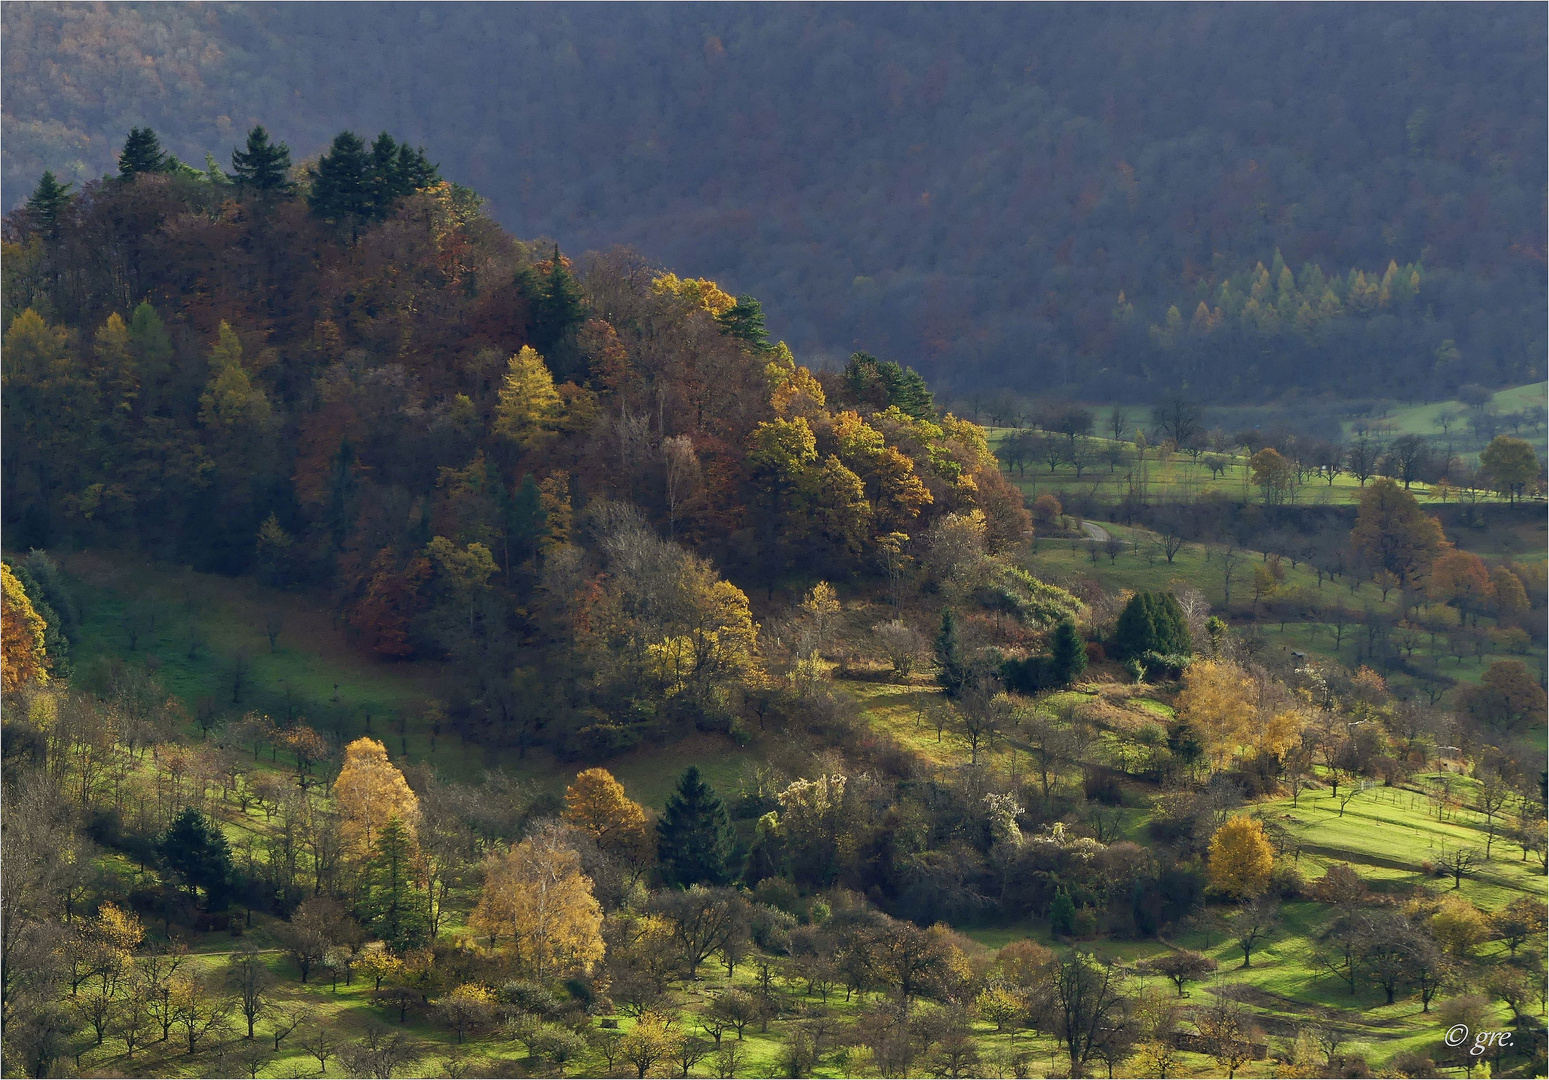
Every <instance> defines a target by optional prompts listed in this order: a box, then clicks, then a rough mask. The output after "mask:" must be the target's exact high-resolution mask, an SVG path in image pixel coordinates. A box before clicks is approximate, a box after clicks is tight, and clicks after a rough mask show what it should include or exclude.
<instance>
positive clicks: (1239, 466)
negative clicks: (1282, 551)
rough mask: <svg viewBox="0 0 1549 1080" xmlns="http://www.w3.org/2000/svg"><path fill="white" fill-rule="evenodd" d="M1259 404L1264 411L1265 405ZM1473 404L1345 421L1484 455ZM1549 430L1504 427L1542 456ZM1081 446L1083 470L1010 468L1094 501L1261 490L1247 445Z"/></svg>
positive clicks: (1355, 490) (1065, 495) (1020, 481)
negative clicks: (1225, 448)
mask: <svg viewBox="0 0 1549 1080" xmlns="http://www.w3.org/2000/svg"><path fill="white" fill-rule="evenodd" d="M1546 388H1549V383H1533V384H1531V385H1527V386H1517V387H1512V388H1510V389H1507V390H1501V391H1499V392H1497V393H1496V394H1495V396H1494V398H1493V399H1492V401H1491V408H1492V409H1493V410H1494V411H1495V412H1496V413H1499V414H1502V415H1512V414H1517V415H1520V414H1522V413H1523V412H1524V411H1526V410H1530V409H1531V408H1533V407H1534V406H1537V407H1538V408H1540V409H1541V408H1542V407H1543V404H1544V395H1545V390H1546ZM1253 412H1254V414H1255V415H1256V414H1257V410H1254V411H1253ZM1467 412H1468V407H1467V406H1465V405H1464V404H1463V403H1462V402H1458V401H1443V402H1435V403H1429V404H1418V405H1403V406H1395V407H1392V408H1390V409H1383V410H1381V411H1380V414H1373V415H1372V416H1369V417H1361V418H1355V419H1347V420H1345V421H1343V427H1344V432H1345V437H1346V438H1347V439H1352V438H1356V437H1359V436H1362V435H1366V436H1369V437H1371V438H1372V439H1373V440H1374V441H1377V442H1379V443H1381V442H1386V441H1388V440H1391V439H1393V438H1396V437H1398V436H1400V435H1424V436H1426V437H1427V438H1429V439H1431V441H1432V443H1433V445H1434V446H1435V447H1436V448H1438V449H1441V448H1443V447H1450V449H1451V451H1452V453H1454V454H1459V455H1462V456H1463V457H1464V458H1465V460H1468V461H1469V462H1471V463H1477V457H1478V453H1479V451H1480V450H1482V449H1483V448H1484V444H1485V443H1486V442H1488V439H1480V438H1478V437H1476V436H1475V434H1474V433H1473V432H1472V430H1471V429H1470V428H1469V426H1468V425H1467V424H1466V423H1465V422H1464V420H1463V417H1464V416H1465V414H1466V413H1467ZM1442 416H1447V417H1448V418H1449V420H1448V430H1447V431H1443V429H1442V425H1441V423H1440V421H1439V420H1438V418H1439V417H1442ZM1142 417H1143V413H1142V412H1141V411H1140V410H1132V416H1131V420H1132V421H1137V422H1138V421H1139V420H1140V419H1141V418H1142ZM1233 419H1234V415H1233V410H1231V409H1230V408H1224V409H1217V410H1214V411H1213V412H1212V413H1211V414H1210V415H1209V416H1208V417H1207V422H1209V423H1210V424H1212V425H1219V426H1223V427H1227V428H1230V427H1231V424H1232V421H1233ZM1019 430H1020V429H1016V428H1004V427H1002V428H996V427H992V428H988V429H987V431H988V434H989V438H990V443H991V446H992V447H997V448H998V447H1000V446H1001V445H1002V444H1003V443H1004V441H1005V440H1006V439H1007V438H1009V437H1011V436H1013V435H1015V434H1017V433H1018V431H1019ZM1546 432H1549V429H1546V427H1545V426H1544V425H1543V424H1541V423H1540V424H1538V425H1536V426H1534V425H1532V424H1520V425H1518V427H1517V428H1516V429H1515V430H1513V429H1512V428H1509V427H1506V428H1502V430H1501V433H1502V434H1512V435H1517V436H1519V437H1522V438H1525V439H1527V440H1528V441H1529V442H1530V443H1532V444H1533V446H1534V449H1535V450H1536V451H1537V453H1538V454H1539V455H1540V457H1542V456H1543V455H1544V454H1545V439H1546ZM1066 445H1067V446H1068V443H1067V444H1066ZM1080 446H1081V447H1082V451H1083V456H1084V458H1085V462H1084V464H1083V466H1082V468H1081V469H1079V470H1078V469H1077V468H1076V467H1075V466H1074V465H1073V464H1071V462H1070V461H1069V460H1064V461H1061V462H1059V463H1058V464H1056V465H1054V466H1053V467H1051V466H1050V464H1049V462H1048V461H1047V460H1041V459H1039V458H1037V457H1029V458H1028V460H1026V461H1023V462H1020V463H1018V464H1017V465H1016V466H1015V467H1014V468H1012V467H1008V468H1007V469H1006V473H1007V475H1008V476H1009V477H1010V478H1011V480H1012V481H1013V482H1014V483H1015V484H1016V485H1017V486H1018V487H1019V488H1021V489H1022V490H1023V491H1024V492H1025V493H1026V494H1027V495H1028V497H1029V498H1036V497H1037V496H1038V495H1041V494H1044V493H1045V492H1048V493H1052V494H1054V495H1055V496H1056V497H1058V498H1060V499H1062V500H1069V499H1070V498H1071V497H1072V496H1080V497H1082V498H1085V499H1087V500H1090V501H1092V502H1094V503H1098V504H1107V505H1112V504H1114V503H1118V502H1120V501H1121V500H1123V499H1125V498H1126V497H1134V498H1138V499H1140V500H1141V501H1142V502H1144V501H1150V502H1153V503H1162V502H1180V501H1181V502H1187V501H1190V500H1192V499H1196V498H1199V497H1201V496H1205V495H1223V496H1226V497H1229V498H1232V499H1239V500H1242V501H1245V502H1246V501H1253V500H1255V499H1257V498H1258V497H1259V491H1258V489H1257V488H1256V487H1255V486H1254V485H1253V482H1252V476H1251V470H1249V468H1248V467H1247V458H1246V457H1245V456H1244V455H1242V454H1240V453H1220V454H1202V455H1200V456H1199V457H1198V459H1197V460H1196V459H1195V458H1193V457H1191V456H1190V455H1188V454H1186V453H1171V454H1166V453H1163V452H1161V451H1160V449H1159V448H1157V447H1151V448H1148V449H1147V450H1146V452H1145V456H1144V458H1143V459H1138V458H1137V456H1136V453H1135V450H1134V447H1133V445H1132V444H1130V443H1117V442H1115V441H1114V440H1113V439H1109V438H1102V437H1097V436H1089V437H1086V438H1084V439H1082V440H1081V441H1080ZM1110 450H1112V451H1113V452H1114V454H1115V455H1118V454H1119V452H1120V451H1123V456H1122V457H1116V459H1115V460H1109V459H1108V452H1109V451H1110ZM1067 457H1068V455H1067ZM1210 458H1216V459H1218V468H1217V469H1216V470H1212V469H1211V468H1210V467H1209V465H1208V464H1207V462H1208V460H1209V459H1210ZM1220 466H1224V468H1221V467H1220ZM1361 490H1362V485H1361V483H1360V481H1359V480H1357V479H1356V478H1355V477H1353V476H1351V475H1349V474H1348V473H1340V474H1339V475H1338V476H1336V477H1334V479H1333V481H1332V482H1329V481H1328V480H1326V479H1322V478H1319V477H1316V476H1311V477H1308V478H1307V479H1306V480H1305V482H1303V483H1301V484H1299V485H1298V486H1297V487H1296V488H1295V489H1294V490H1293V491H1292V492H1291V493H1290V495H1289V498H1288V501H1289V502H1290V503H1291V504H1292V505H1299V506H1328V505H1341V504H1346V503H1352V502H1355V501H1357V500H1359V498H1360V495H1361ZM1411 490H1412V491H1413V492H1414V493H1415V495H1416V497H1417V498H1419V499H1420V500H1421V502H1422V503H1430V502H1432V501H1434V500H1436V499H1438V498H1453V497H1455V495H1454V494H1452V493H1450V492H1437V491H1435V490H1433V488H1432V487H1431V485H1429V484H1425V483H1420V482H1416V483H1414V484H1412V485H1411ZM1474 497H1475V498H1477V499H1479V500H1481V501H1492V500H1494V499H1495V498H1497V496H1494V495H1491V494H1489V493H1478V494H1477V495H1476V496H1474Z"/></svg>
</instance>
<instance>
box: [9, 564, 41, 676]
mask: <svg viewBox="0 0 1549 1080" xmlns="http://www.w3.org/2000/svg"><path fill="white" fill-rule="evenodd" d="M46 629H47V624H46V623H45V622H44V621H43V617H42V616H41V615H39V614H38V613H37V611H36V610H35V609H34V608H33V606H32V601H31V600H30V599H28V597H27V590H26V589H25V588H23V587H22V583H21V581H20V580H18V579H17V577H16V575H15V574H13V573H11V568H10V567H9V566H6V565H5V564H4V563H0V689H3V690H4V691H5V692H6V693H8V694H9V693H11V692H12V691H13V690H19V689H20V688H21V687H23V686H26V685H27V684H28V683H40V684H41V683H46V682H48V654H47V652H45V651H44V647H43V635H44V631H45V630H46Z"/></svg>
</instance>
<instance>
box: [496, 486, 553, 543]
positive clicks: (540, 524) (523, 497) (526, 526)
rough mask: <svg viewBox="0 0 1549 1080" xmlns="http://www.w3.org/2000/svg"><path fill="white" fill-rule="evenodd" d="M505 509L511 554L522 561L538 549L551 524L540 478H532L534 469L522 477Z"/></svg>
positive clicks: (507, 539)
mask: <svg viewBox="0 0 1549 1080" xmlns="http://www.w3.org/2000/svg"><path fill="white" fill-rule="evenodd" d="M501 490H502V491H503V490H504V488H503V487H502V489H501ZM503 509H504V511H505V520H506V544H507V546H508V548H509V551H510V557H511V558H514V559H515V560H516V561H517V562H518V563H522V562H526V561H527V560H528V559H530V558H532V556H534V555H536V554H537V553H538V541H540V540H542V539H543V534H544V531H545V530H546V529H547V527H548V513H547V512H546V511H545V510H544V509H543V499H542V497H541V493H540V492H539V490H538V482H537V481H536V480H534V479H533V478H532V473H527V474H525V475H524V476H523V477H522V482H521V483H520V484H518V485H517V486H516V491H515V492H514V493H513V494H512V495H511V496H510V498H509V499H508V500H507V502H506V505H505V506H504V507H503Z"/></svg>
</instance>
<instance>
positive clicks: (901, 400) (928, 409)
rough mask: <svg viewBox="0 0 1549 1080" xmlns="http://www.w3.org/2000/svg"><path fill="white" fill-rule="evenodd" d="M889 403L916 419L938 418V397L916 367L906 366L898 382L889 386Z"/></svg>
mask: <svg viewBox="0 0 1549 1080" xmlns="http://www.w3.org/2000/svg"><path fill="white" fill-rule="evenodd" d="M888 404H889V405H897V406H898V407H899V408H900V409H901V410H903V411H904V412H905V413H907V414H909V415H910V416H912V417H914V418H915V419H916V420H934V419H935V418H936V399H935V398H934V397H933V396H932V395H931V392H930V387H928V386H926V385H925V379H924V378H923V377H922V376H921V375H920V373H919V372H918V371H915V370H914V368H904V369H903V370H902V372H900V374H899V376H898V380H897V382H896V383H895V384H894V385H893V386H890V387H889V388H888Z"/></svg>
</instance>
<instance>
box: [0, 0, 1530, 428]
mask: <svg viewBox="0 0 1549 1080" xmlns="http://www.w3.org/2000/svg"><path fill="white" fill-rule="evenodd" d="M3 19H4V31H5V39H6V47H5V54H4V82H3V90H4V110H5V111H4V155H3V164H4V183H5V196H4V198H5V205H6V206H7V207H15V206H17V205H18V204H19V203H20V202H21V201H22V200H24V199H25V197H26V195H27V193H28V192H29V191H30V190H31V188H32V185H33V184H35V183H36V181H37V177H38V175H39V174H40V173H41V171H42V170H43V169H44V168H45V167H48V168H53V169H55V170H56V171H58V172H60V173H61V175H68V176H69V177H71V178H74V179H76V180H77V181H78V182H79V181H82V180H85V179H88V178H91V177H96V176H100V175H102V174H103V173H105V172H108V171H111V169H112V165H113V161H114V156H115V154H116V151H117V148H118V146H119V145H120V144H121V142H122V139H123V135H124V132H126V131H127V130H128V128H129V127H131V126H134V125H138V124H142V123H143V124H149V125H151V126H153V127H154V128H156V130H157V131H158V132H159V133H160V134H161V135H162V138H163V140H164V142H165V143H166V145H167V146H168V148H169V149H170V150H172V151H173V152H175V153H177V154H179V155H180V156H182V157H183V158H184V159H185V160H188V161H190V162H193V163H199V162H202V161H203V158H204V154H205V153H206V152H207V151H208V152H213V153H214V154H215V156H216V158H217V159H218V160H220V161H222V162H226V161H228V159H229V155H230V152H231V148H232V147H233V146H234V145H236V144H237V143H238V142H240V140H241V137H242V135H243V133H244V132H245V131H246V129H247V128H248V127H249V126H250V125H251V124H253V123H258V122H261V123H263V124H265V125H266V126H268V127H269V129H270V130H271V131H273V132H274V133H275V134H276V136H277V137H279V138H283V139H284V140H286V141H287V142H288V143H289V144H290V145H291V147H292V149H293V150H294V151H295V152H296V155H297V156H298V157H307V156H312V155H315V154H316V153H318V152H319V151H320V150H321V149H322V148H323V147H324V146H325V145H326V142H327V140H328V139H329V138H331V137H332V135H333V134H334V133H336V132H337V131H338V130H339V129H340V128H344V127H348V128H352V129H355V130H357V131H359V132H361V133H363V134H367V135H370V134H374V133H375V132H376V131H378V130H381V129H383V128H387V129H391V130H392V131H394V132H397V133H401V134H403V135H405V136H407V137H409V138H410V139H412V140H414V141H416V142H420V143H422V144H423V145H424V146H425V147H426V149H427V151H428V152H429V154H430V156H431V157H432V159H434V160H435V161H437V162H438V163H439V164H440V166H441V170H442V173H443V175H445V176H447V177H448V178H450V179H453V180H456V181H458V182H460V183H463V184H466V185H468V186H471V187H473V188H476V189H477V190H478V191H479V192H481V193H482V194H483V195H484V196H485V197H486V198H487V199H488V200H489V204H490V207H491V209H492V212H493V213H494V215H495V216H496V217H497V218H498V219H499V220H500V221H501V222H502V223H504V224H505V225H506V226H507V227H508V228H510V229H512V230H513V231H514V232H516V233H518V234H520V235H523V236H548V237H553V238H554V239H556V240H558V242H559V243H561V244H562V245H563V246H564V247H565V248H566V249H567V250H569V251H576V252H579V251H580V250H582V249H586V248H597V247H606V246H610V245H613V244H619V243H623V244H631V245H634V246H636V247H638V248H639V249H640V250H641V251H642V252H644V253H645V254H647V255H648V256H649V257H650V258H651V259H653V260H657V261H659V262H661V263H662V264H664V265H670V266H672V267H674V268H677V269H679V270H680V271H682V272H688V273H694V274H703V275H706V276H709V277H713V278H715V279H717V280H718V281H720V282H721V283H722V284H723V285H724V286H725V287H726V288H728V289H731V290H733V291H736V292H741V293H752V294H754V295H757V296H758V297H759V298H760V299H762V300H763V301H764V303H765V305H766V308H767V310H768V312H769V317H770V329H771V331H772V332H773V333H775V334H777V335H778V336H780V337H783V338H785V339H786V340H788V341H789V342H790V343H791V345H792V346H793V348H795V349H796V351H797V352H798V354H800V355H802V356H804V357H805V358H808V359H810V360H813V361H818V360H821V359H822V358H824V357H828V358H832V359H835V360H837V359H841V358H842V357H843V356H845V355H846V354H848V353H849V352H850V351H851V350H853V349H866V350H867V351H870V352H872V353H876V354H878V355H882V356H886V357H889V358H893V359H897V360H899V361H901V362H904V363H908V364H912V365H914V366H916V367H918V368H920V369H921V370H922V371H923V372H924V373H926V374H927V375H928V376H929V377H931V378H932V379H933V380H935V381H937V382H939V383H940V384H942V385H944V386H948V387H957V388H959V389H963V388H968V387H972V386H1010V387H1012V388H1014V389H1017V390H1020V391H1024V392H1056V393H1066V394H1071V395H1084V396H1088V397H1125V396H1128V397H1133V398H1137V399H1138V398H1154V397H1155V396H1156V395H1158V394H1160V393H1162V392H1165V391H1167V390H1169V389H1174V388H1184V387H1186V388H1187V389H1188V391H1189V392H1190V393H1193V394H1195V395H1198V396H1204V397H1213V398H1217V399H1222V400H1225V399H1236V400H1252V399H1260V398H1267V397H1273V396H1276V395H1279V394H1282V393H1284V392H1285V391H1287V390H1289V389H1291V388H1293V387H1294V388H1298V389H1299V390H1300V391H1302V392H1312V393H1316V392H1319V391H1330V392H1334V393H1339V394H1351V393H1357V394H1371V393H1373V392H1376V391H1374V387H1377V386H1381V387H1382V388H1383V392H1386V393H1389V394H1391V395H1394V396H1398V395H1416V396H1424V395H1439V396H1445V394H1443V393H1442V392H1443V391H1446V390H1449V389H1451V388H1455V387H1456V386H1457V385H1458V384H1460V383H1466V382H1483V383H1487V384H1492V385H1505V384H1507V383H1511V382H1523V381H1530V380H1532V379H1536V378H1539V377H1540V369H1541V367H1542V359H1543V355H1544V349H1545V338H1544V280H1545V279H1544V266H1545V262H1544V258H1545V251H1544V239H1543V238H1544V233H1545V210H1544V199H1543V192H1544V187H1545V182H1546V174H1545V159H1546V144H1545V101H1544V85H1545V79H1544V74H1545V46H1544V42H1545V32H1546V26H1545V11H1544V9H1543V7H1542V6H1537V5H1512V6H1488V5H1446V6H1440V5H1438V6H1430V7H1418V6H1409V5H1403V6H1399V5H1350V6H1338V7H1333V6H1308V7H1304V6H1295V5H1283V6H1275V7H1272V8H1266V7H1262V6H1256V5H1253V6H1250V5H1240V6H1224V7H1208V6H1190V7H1133V6H1123V7H1120V6H1097V5H1092V6H1081V7H1074V6H1070V7H1066V6H1053V5H1027V6H1022V5H1005V6H985V7H979V6H972V5H951V6H933V5H922V6H910V7H901V6H891V5H856V6H851V5H825V6H808V5H790V6H784V5H782V6H774V7H752V6H742V5H716V6H689V5H683V6H650V5H608V4H598V5H576V6H539V5H488V6H482V5H422V6H417V5H390V6H389V5H381V6H379V5H316V4H296V5H269V4H250V5H236V6H223V5H114V6H107V7H88V6H86V5H45V4H31V5H15V4H13V5H7V6H6V7H5V9H4V15H3ZM1277 250H1278V251H1279V252H1280V254H1281V255H1282V257H1283V260H1284V263H1285V264H1286V265H1287V267H1288V269H1289V270H1290V272H1291V274H1292V275H1293V277H1294V282H1293V283H1294V284H1295V285H1296V290H1295V291H1294V292H1292V293H1287V292H1286V291H1285V290H1284V289H1282V288H1281V287H1280V286H1281V281H1280V280H1279V274H1278V270H1279V264H1278V263H1276V262H1275V254H1276V251H1277ZM1261 262H1262V263H1263V264H1264V266H1265V268H1266V269H1267V270H1268V271H1270V274H1271V277H1272V278H1273V280H1271V281H1269V282H1268V285H1267V286H1266V287H1265V288H1264V289H1263V290H1262V291H1263V292H1264V294H1265V295H1264V296H1262V297H1254V298H1253V299H1257V300H1259V301H1260V303H1259V304H1258V306H1256V307H1255V308H1254V309H1253V310H1252V311H1249V312H1248V313H1247V314H1244V313H1243V306H1244V305H1245V304H1246V303H1247V301H1248V299H1249V297H1248V295H1247V293H1248V292H1252V291H1253V279H1254V275H1255V268H1256V266H1257V264H1259V263H1261ZM1390 263H1393V264H1395V265H1396V266H1398V267H1402V268H1406V270H1407V269H1408V268H1410V267H1414V268H1416V269H1418V270H1419V271H1420V272H1421V278H1420V284H1419V287H1418V291H1417V292H1416V293H1415V295H1414V296H1413V297H1412V298H1409V299H1407V300H1406V302H1404V303H1398V302H1394V303H1391V304H1390V303H1389V302H1388V301H1386V300H1379V299H1377V293H1378V290H1379V288H1380V286H1379V285H1378V283H1379V282H1381V281H1382V279H1383V277H1384V274H1385V272H1386V270H1387V268H1388V267H1389V264H1390ZM1313 264H1315V265H1316V268H1317V274H1316V275H1313V274H1312V273H1311V272H1310V271H1311V267H1312V265H1313ZM1353 269H1355V270H1359V271H1361V273H1362V275H1363V279H1362V280H1363V281H1364V280H1365V278H1366V277H1369V278H1370V279H1371V283H1372V289H1373V294H1372V295H1373V299H1372V301H1371V302H1370V303H1369V304H1368V303H1366V302H1364V301H1363V300H1362V299H1361V297H1360V294H1361V291H1362V289H1363V288H1364V286H1363V285H1360V284H1358V283H1355V282H1353V280H1352V277H1351V273H1350V272H1351V271H1352V270H1353ZM1233 275H1236V276H1237V281H1238V284H1239V285H1240V286H1243V287H1244V288H1243V289H1238V291H1237V294H1236V304H1237V306H1236V307H1235V308H1234V307H1233V301H1232V299H1231V297H1230V295H1228V297H1227V298H1226V299H1223V297H1222V294H1221V288H1220V287H1221V283H1222V282H1223V281H1225V280H1226V279H1228V278H1230V277H1232V276H1233ZM1335 275H1339V278H1338V279H1337V280H1336V279H1335ZM1407 277H1408V274H1407V273H1406V278H1407ZM1326 283H1329V288H1327V289H1325V284H1326ZM1244 290H1246V291H1244ZM1389 291H1391V290H1389ZM1121 292H1123V293H1124V295H1125V300H1126V302H1127V304H1128V305H1129V308H1125V307H1123V306H1121V305H1118V303H1117V301H1118V297H1119V294H1120V293H1121ZM1324 292H1328V294H1329V296H1331V297H1332V298H1333V300H1334V301H1336V306H1335V307H1332V308H1328V309H1327V310H1326V311H1323V313H1322V314H1319V312H1320V311H1322V310H1323V309H1322V308H1320V303H1322V302H1323V299H1324V298H1323V293H1324ZM1229 293H1230V291H1229ZM1201 300H1203V301H1205V316H1206V318H1205V319H1204V320H1203V321H1202V320H1201V319H1199V318H1191V316H1196V315H1197V314H1198V309H1199V304H1200V301H1201ZM1304 303H1305V304H1306V305H1307V313H1303V312H1302V310H1301V309H1302V305H1303V304H1304ZM1170 306H1176V307H1177V308H1178V311H1179V318H1180V319H1181V326H1178V325H1175V326H1174V328H1173V330H1174V331H1175V332H1174V333H1171V334H1169V333H1168V329H1169V328H1168V326H1167V318H1168V308H1169V307H1170ZM1271 306H1272V307H1273V310H1269V309H1270V307H1271ZM1212 309H1220V312H1221V313H1222V316H1221V318H1220V319H1219V320H1217V321H1216V322H1215V323H1212V322H1211V321H1210V319H1209V316H1210V313H1211V311H1212ZM1309 313H1310V314H1309ZM1330 313H1332V314H1330ZM1152 327H1156V328H1157V329H1156V331H1155V332H1153V330H1152Z"/></svg>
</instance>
